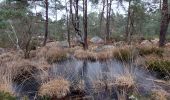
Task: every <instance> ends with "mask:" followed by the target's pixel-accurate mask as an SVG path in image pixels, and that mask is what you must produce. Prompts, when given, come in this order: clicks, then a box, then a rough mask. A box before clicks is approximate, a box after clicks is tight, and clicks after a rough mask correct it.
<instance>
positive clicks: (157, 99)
mask: <svg viewBox="0 0 170 100" xmlns="http://www.w3.org/2000/svg"><path fill="white" fill-rule="evenodd" d="M168 95H169V94H168V93H167V92H166V91H165V90H162V89H154V90H152V95H151V98H152V99H153V100H168Z"/></svg>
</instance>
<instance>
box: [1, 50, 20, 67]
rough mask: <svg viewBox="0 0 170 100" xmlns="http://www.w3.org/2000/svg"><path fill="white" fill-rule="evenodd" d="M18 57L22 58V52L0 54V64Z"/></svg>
mask: <svg viewBox="0 0 170 100" xmlns="http://www.w3.org/2000/svg"><path fill="white" fill-rule="evenodd" d="M19 59H22V54H19V53H18V52H7V53H3V54H1V55H0V64H4V63H6V62H10V61H13V60H19Z"/></svg>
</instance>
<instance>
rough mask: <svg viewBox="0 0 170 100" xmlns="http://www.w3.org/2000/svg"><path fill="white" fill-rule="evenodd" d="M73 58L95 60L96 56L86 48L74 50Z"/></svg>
mask: <svg viewBox="0 0 170 100" xmlns="http://www.w3.org/2000/svg"><path fill="white" fill-rule="evenodd" d="M74 56H75V58H77V59H79V60H89V61H96V60H97V56H96V53H95V52H92V51H88V50H86V51H85V50H82V49H80V50H76V51H75V53H74Z"/></svg>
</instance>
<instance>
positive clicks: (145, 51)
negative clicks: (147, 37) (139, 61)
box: [137, 46, 164, 57]
mask: <svg viewBox="0 0 170 100" xmlns="http://www.w3.org/2000/svg"><path fill="white" fill-rule="evenodd" d="M137 49H138V51H139V55H141V56H146V55H150V54H155V55H157V56H160V57H162V56H163V53H164V49H162V48H159V47H157V46H137Z"/></svg>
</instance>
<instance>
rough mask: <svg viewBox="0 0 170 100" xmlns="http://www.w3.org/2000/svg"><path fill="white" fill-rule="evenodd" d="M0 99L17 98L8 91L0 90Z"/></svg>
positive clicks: (14, 99) (11, 99) (15, 99)
mask: <svg viewBox="0 0 170 100" xmlns="http://www.w3.org/2000/svg"><path fill="white" fill-rule="evenodd" d="M0 100H17V98H16V97H14V96H13V95H11V94H10V93H8V92H0Z"/></svg>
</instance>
